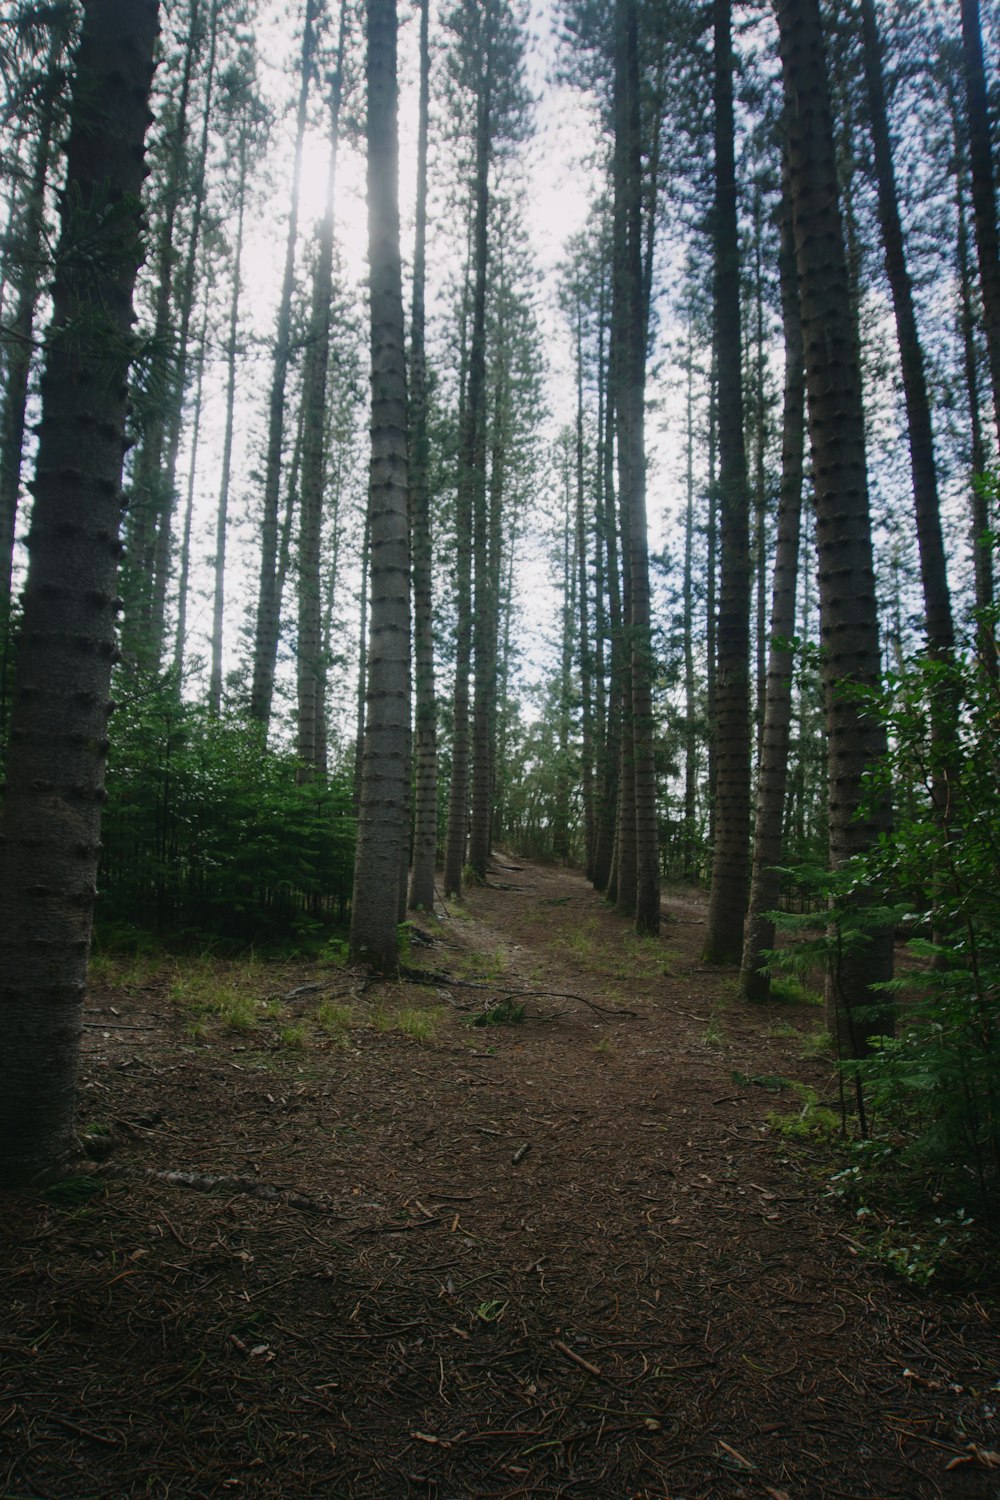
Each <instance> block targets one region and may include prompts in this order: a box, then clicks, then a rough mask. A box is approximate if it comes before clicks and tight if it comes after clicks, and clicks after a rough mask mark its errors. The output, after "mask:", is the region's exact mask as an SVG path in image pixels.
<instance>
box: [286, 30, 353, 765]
mask: <svg viewBox="0 0 1000 1500" xmlns="http://www.w3.org/2000/svg"><path fill="white" fill-rule="evenodd" d="M346 15H347V6H346V0H341V7H340V30H339V37H338V42H337V61H336V65H335V68H334V73H333V78H332V81H331V87H330V156H329V167H328V171H327V184H326V205H325V210H324V214H323V218H322V220H321V222H320V226H319V231H318V241H319V242H318V245H317V248H316V264H315V267H314V270H313V296H312V309H311V313H310V319H309V347H308V349H307V351H306V359H305V371H304V378H303V390H302V401H303V419H302V490H301V499H300V504H299V547H298V640H297V650H296V658H295V670H296V696H297V708H298V719H297V733H296V751H297V753H298V757H299V762H300V766H299V779H300V781H309V780H312V779H313V778H314V777H315V776H316V774H317V772H318V771H320V769H321V767H322V764H323V759H324V746H325V744H326V726H325V724H324V723H323V721H322V708H323V703H324V693H323V684H324V682H325V679H326V671H327V664H326V659H325V657H324V654H323V605H322V586H321V583H320V571H321V563H320V553H321V549H322V537H323V492H324V486H325V479H326V460H327V452H326V406H327V381H328V375H329V368H330V309H331V301H332V297H333V230H334V205H335V199H336V184H337V148H338V145H339V142H340V101H341V96H342V92H343V68H344V34H345V27H346Z"/></svg>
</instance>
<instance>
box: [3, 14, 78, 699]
mask: <svg viewBox="0 0 1000 1500" xmlns="http://www.w3.org/2000/svg"><path fill="white" fill-rule="evenodd" d="M52 30H53V35H52V42H51V46H50V49H49V58H48V64H47V68H46V76H45V84H44V87H43V91H42V98H41V100H40V107H39V117H38V136H37V139H36V141H35V144H34V150H33V153H32V158H31V176H30V180H29V182H28V185H27V188H26V189H25V190H24V197H23V200H22V202H21V203H20V204H19V205H18V211H17V215H16V218H14V225H15V226H16V228H15V233H16V242H15V244H14V246H13V247H12V249H11V250H10V251H8V262H10V261H13V262H14V271H13V275H12V276H11V280H12V281H13V284H14V292H15V296H14V306H13V309H12V311H11V314H10V317H9V319H6V318H5V320H4V321H5V322H6V323H7V326H6V327H5V329H4V340H5V343H6V346H7V348H6V355H7V358H6V366H7V368H6V372H5V374H6V379H5V383H4V393H3V406H2V409H0V629H2V630H3V632H4V634H5V635H6V632H7V631H8V630H9V628H10V622H9V614H10V606H11V602H12V601H11V573H12V568H13V561H14V533H15V530H16V526H17V510H18V504H19V502H20V495H21V462H22V457H23V450H24V432H25V425H26V416H25V413H26V410H27V404H28V381H29V377H30V374H31V358H32V350H33V347H34V333H35V309H36V305H37V302H38V294H39V290H40V284H41V267H42V256H43V244H44V240H43V236H44V232H45V189H46V184H47V182H48V177H49V167H50V165H51V161H52V154H53V150H52V148H53V136H54V134H55V130H56V123H57V122H56V116H57V105H58V101H59V95H60V91H61V84H62V77H63V67H62V57H63V52H64V50H65V46H66V35H65V30H64V28H63V27H62V26H61V25H59V24H58V23H53V28H52ZM8 233H10V230H8ZM5 290H6V288H5ZM4 696H6V695H4Z"/></svg>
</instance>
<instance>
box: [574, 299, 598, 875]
mask: <svg viewBox="0 0 1000 1500" xmlns="http://www.w3.org/2000/svg"><path fill="white" fill-rule="evenodd" d="M583 376H584V369H583V310H582V307H581V306H580V303H579V301H578V302H577V309H576V432H575V459H576V515H575V528H576V567H577V577H576V589H577V611H578V615H579V620H578V629H579V646H578V658H579V663H580V710H581V713H580V782H581V787H582V791H583V839H584V854H585V859H586V873H587V878H588V879H592V878H593V874H594V841H595V821H596V819H595V810H594V709H593V678H594V667H593V651H592V647H591V639H590V601H589V598H588V594H589V586H588V578H587V572H588V569H587V514H586V498H587V464H586V459H587V450H586V432H585V428H584V402H583Z"/></svg>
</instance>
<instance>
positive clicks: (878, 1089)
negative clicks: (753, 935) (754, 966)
mask: <svg viewBox="0 0 1000 1500" xmlns="http://www.w3.org/2000/svg"><path fill="white" fill-rule="evenodd" d="M869 696H870V704H871V708H872V711H873V712H875V713H878V714H879V716H880V717H881V718H882V720H883V722H884V723H885V726H886V729H887V732H888V741H889V748H888V754H887V756H886V760H885V762H884V764H882V765H881V766H879V767H876V768H874V769H873V771H872V775H871V782H872V791H873V795H878V794H879V793H880V792H882V791H884V789H885V788H886V786H888V787H890V788H891V789H892V791H893V794H894V800H895V805H896V815H895V827H894V829H893V832H892V834H891V836H889V837H887V838H886V839H884V840H883V842H882V843H881V844H880V845H879V846H878V847H877V848H875V849H873V850H871V851H870V852H868V853H867V854H865V855H863V856H859V857H858V858H856V859H855V860H852V861H850V862H849V863H848V864H847V865H845V866H844V867H843V868H842V869H841V870H839V871H837V872H835V873H834V874H833V875H830V874H825V875H823V876H822V878H821V880H820V878H819V877H817V884H821V885H822V888H823V889H824V891H825V892H826V895H827V899H828V910H827V913H826V920H827V924H828V926H827V931H826V933H825V934H821V935H817V934H816V933H815V928H814V934H813V936H812V938H811V940H810V939H807V941H806V942H804V943H803V944H800V945H793V947H792V948H790V949H789V950H782V952H779V953H777V954H774V955H772V961H773V963H774V964H775V965H776V966H778V967H787V968H790V969H792V970H793V971H794V970H796V969H799V970H800V971H801V969H802V968H803V967H804V966H805V965H807V964H808V963H809V962H810V961H811V960H814V959H815V958H817V957H819V956H820V955H821V953H822V951H823V950H824V949H825V951H826V956H827V961H828V962H830V961H833V958H832V955H833V954H834V952H835V950H836V949H837V947H838V945H842V944H844V943H845V942H849V943H851V944H854V943H857V942H863V941H864V940H865V932H864V929H865V926H866V925H868V926H870V927H875V926H877V925H878V924H879V923H881V922H884V921H885V920H886V918H887V916H888V915H889V914H891V913H893V912H894V913H895V914H896V917H897V918H903V919H904V920H903V926H904V928H905V930H906V931H908V932H910V933H913V934H915V936H912V937H911V938H910V941H909V944H908V946H909V951H910V954H911V956H912V959H913V963H912V965H911V966H910V967H909V968H908V970H907V971H906V972H904V973H903V974H902V975H901V976H900V977H897V978H896V979H895V980H894V981H893V982H892V984H890V985H888V986H884V987H883V988H884V989H885V990H886V991H888V994H889V997H890V998H892V999H893V1000H894V1001H895V1002H896V1003H895V1007H894V1008H895V1012H896V1022H897V1024H896V1034H895V1035H894V1036H886V1037H882V1038H879V1039H876V1043H875V1046H874V1048H873V1051H872V1052H871V1055H870V1056H867V1057H864V1058H861V1059H860V1060H855V1061H845V1062H843V1063H842V1067H843V1069H844V1071H845V1073H846V1074H848V1076H850V1077H851V1078H852V1080H853V1081H854V1083H855V1085H856V1087H857V1089H858V1094H859V1100H863V1103H864V1110H863V1112H862V1128H863V1129H864V1128H865V1126H866V1120H865V1116H867V1124H868V1125H870V1126H871V1129H872V1132H873V1133H874V1134H875V1135H876V1136H881V1137H883V1138H886V1139H891V1141H892V1143H893V1147H894V1158H895V1162H896V1165H897V1167H898V1166H902V1167H903V1168H908V1169H909V1171H910V1174H911V1181H912V1182H914V1183H916V1182H917V1181H918V1180H919V1179H923V1181H924V1183H925V1185H926V1186H928V1187H929V1186H930V1185H931V1183H932V1182H933V1184H934V1186H935V1190H938V1191H940V1190H945V1191H947V1192H948V1193H949V1194H950V1195H951V1196H952V1197H953V1198H955V1199H957V1201H962V1200H963V1199H964V1198H965V1196H966V1195H967V1193H968V1191H969V1189H970V1188H971V1187H973V1186H974V1189H975V1191H976V1193H977V1195H978V1197H979V1199H980V1200H981V1202H982V1204H983V1206H984V1208H986V1209H987V1210H988V1211H990V1210H991V1208H995V1207H996V1204H997V1199H998V1196H1000V811H998V804H1000V734H998V726H1000V688H998V683H997V680H996V678H995V677H994V676H993V675H992V674H991V673H990V672H989V671H987V670H986V669H985V668H984V666H983V664H982V663H981V662H980V660H979V659H978V658H977V657H976V656H975V654H974V653H972V652H969V653H968V655H967V656H966V657H965V658H964V659H961V658H956V660H955V661H954V662H952V663H943V662H941V661H935V660H932V659H928V658H920V659H918V660H917V661H916V662H914V663H913V664H911V665H910V666H908V667H907V668H906V669H905V670H904V671H902V672H900V673H897V674H894V675H892V676H891V677H890V678H889V679H888V680H887V682H886V684H885V685H884V687H883V689H882V690H881V691H880V692H878V693H876V694H871V695H869ZM858 889H863V890H864V891H866V892H867V893H870V896H871V899H872V903H873V904H872V906H871V907H870V908H869V911H868V914H867V918H866V916H865V914H864V913H863V912H862V913H861V914H860V916H859V913H858V911H857V908H856V907H854V906H853V905H852V903H851V899H850V898H851V894H852V892H855V891H857V890H858ZM842 912H843V913H846V914H847V915H846V916H845V917H844V919H843V921H841V920H840V914H841V913H842ZM800 923H801V919H800ZM793 925H794V924H793Z"/></svg>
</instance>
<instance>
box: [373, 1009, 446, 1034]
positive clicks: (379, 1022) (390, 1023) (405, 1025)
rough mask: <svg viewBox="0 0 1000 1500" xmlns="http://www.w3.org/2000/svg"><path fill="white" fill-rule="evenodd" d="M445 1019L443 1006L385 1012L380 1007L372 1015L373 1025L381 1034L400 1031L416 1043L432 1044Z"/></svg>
mask: <svg viewBox="0 0 1000 1500" xmlns="http://www.w3.org/2000/svg"><path fill="white" fill-rule="evenodd" d="M443 1018H444V1007H443V1006H441V1005H437V1006H433V1007H431V1009H429V1010H421V1009H420V1008H418V1007H417V1006H412V1005H410V1006H403V1007H402V1008H401V1009H399V1010H385V1009H383V1007H381V1006H379V1007H378V1008H377V1009H376V1010H375V1011H374V1012H373V1014H372V1025H373V1026H374V1028H375V1030H376V1031H377V1032H379V1033H385V1032H388V1031H399V1032H401V1033H402V1034H403V1036H409V1037H412V1038H413V1040H414V1041H415V1042H432V1041H433V1040H434V1037H435V1035H436V1033H437V1029H438V1027H439V1026H440V1024H441V1021H442V1020H443Z"/></svg>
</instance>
